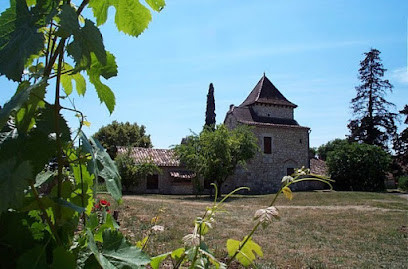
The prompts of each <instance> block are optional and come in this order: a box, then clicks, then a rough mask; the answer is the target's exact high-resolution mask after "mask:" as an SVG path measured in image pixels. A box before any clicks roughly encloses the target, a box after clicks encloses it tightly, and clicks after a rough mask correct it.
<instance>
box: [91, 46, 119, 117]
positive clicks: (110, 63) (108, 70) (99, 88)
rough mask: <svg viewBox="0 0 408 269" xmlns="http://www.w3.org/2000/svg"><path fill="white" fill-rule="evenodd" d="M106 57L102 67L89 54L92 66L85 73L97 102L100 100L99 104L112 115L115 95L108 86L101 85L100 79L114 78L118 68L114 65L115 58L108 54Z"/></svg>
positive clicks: (92, 55)
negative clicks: (96, 96) (93, 88)
mask: <svg viewBox="0 0 408 269" xmlns="http://www.w3.org/2000/svg"><path fill="white" fill-rule="evenodd" d="M106 56H107V57H106V58H107V61H106V65H103V64H102V63H101V62H99V61H98V59H97V58H96V57H95V55H94V54H91V59H92V65H91V67H90V68H89V69H87V70H86V72H87V74H88V77H89V81H90V82H91V83H92V84H93V85H94V86H95V90H96V92H97V94H98V97H99V100H101V103H105V105H106V107H107V108H108V110H109V112H110V113H111V114H112V112H113V110H114V109H115V104H116V101H115V95H114V94H113V92H112V90H111V89H110V88H109V87H108V86H106V85H105V84H103V83H102V81H101V78H100V77H101V76H102V77H104V78H105V79H109V78H111V77H114V76H116V75H117V74H118V69H117V68H118V66H117V65H116V61H115V56H113V55H112V54H111V53H109V52H107V54H106Z"/></svg>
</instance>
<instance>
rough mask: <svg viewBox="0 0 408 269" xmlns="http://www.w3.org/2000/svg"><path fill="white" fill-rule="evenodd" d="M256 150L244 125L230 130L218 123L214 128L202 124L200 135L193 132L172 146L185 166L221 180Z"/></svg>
mask: <svg viewBox="0 0 408 269" xmlns="http://www.w3.org/2000/svg"><path fill="white" fill-rule="evenodd" d="M258 150H259V148H258V144H257V138H256V137H255V135H254V134H253V132H252V131H251V130H250V128H249V127H247V126H238V127H237V128H235V129H232V130H229V129H228V128H227V127H226V126H225V125H223V124H220V125H217V126H216V128H215V130H214V131H212V130H211V129H208V128H204V130H203V131H202V132H201V133H200V134H199V135H192V136H189V137H188V138H187V139H185V142H184V143H182V144H180V145H177V146H176V147H175V152H176V154H177V155H178V157H179V158H180V161H181V162H182V163H184V164H185V165H186V166H187V168H189V169H191V170H193V171H195V172H196V173H197V174H198V175H200V176H202V177H203V178H204V179H207V180H210V181H211V182H214V183H216V184H217V186H218V189H219V191H221V186H222V183H223V182H224V181H225V180H226V179H227V177H228V176H230V175H232V174H233V173H234V170H235V168H236V167H237V165H245V164H246V161H248V160H249V159H251V158H252V157H254V155H255V153H256V152H257V151H258Z"/></svg>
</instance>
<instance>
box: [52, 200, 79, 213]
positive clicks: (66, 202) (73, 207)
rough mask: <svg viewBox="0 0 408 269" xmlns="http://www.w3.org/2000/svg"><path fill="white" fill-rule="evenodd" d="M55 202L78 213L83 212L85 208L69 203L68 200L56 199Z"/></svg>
mask: <svg viewBox="0 0 408 269" xmlns="http://www.w3.org/2000/svg"><path fill="white" fill-rule="evenodd" d="M57 203H58V204H60V205H62V206H64V207H66V208H69V209H72V210H73V211H76V212H78V213H83V212H85V208H83V207H80V206H77V205H76V204H73V203H70V202H68V201H66V200H64V199H58V200H57Z"/></svg>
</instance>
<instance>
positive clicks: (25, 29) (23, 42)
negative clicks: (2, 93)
mask: <svg viewBox="0 0 408 269" xmlns="http://www.w3.org/2000/svg"><path fill="white" fill-rule="evenodd" d="M38 28H39V26H38V25H37V21H36V16H33V14H31V13H30V11H29V10H28V7H27V3H26V0H15V1H10V8H8V9H6V10H5V11H4V12H3V13H2V14H1V16H0V74H2V75H5V76H6V77H7V78H8V79H11V80H14V81H20V80H21V76H22V74H23V70H24V64H25V63H26V61H27V60H28V59H29V57H30V56H31V55H32V54H37V53H38V52H40V51H41V50H42V48H43V47H44V40H45V39H44V35H43V34H42V33H40V32H39V29H38Z"/></svg>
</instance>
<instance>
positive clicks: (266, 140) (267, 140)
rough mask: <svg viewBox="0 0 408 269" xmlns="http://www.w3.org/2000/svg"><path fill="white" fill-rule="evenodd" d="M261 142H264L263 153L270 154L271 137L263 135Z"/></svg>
mask: <svg viewBox="0 0 408 269" xmlns="http://www.w3.org/2000/svg"><path fill="white" fill-rule="evenodd" d="M263 144H264V153H265V154H271V153H272V137H270V136H265V137H264V143H263Z"/></svg>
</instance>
